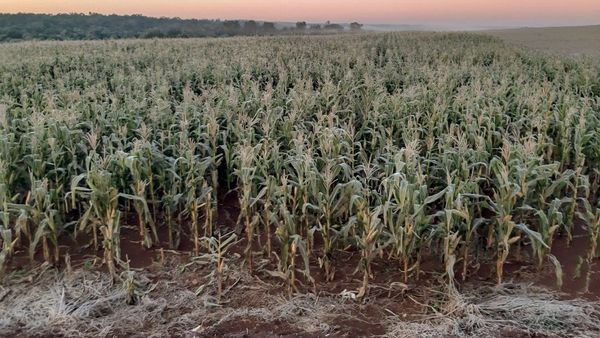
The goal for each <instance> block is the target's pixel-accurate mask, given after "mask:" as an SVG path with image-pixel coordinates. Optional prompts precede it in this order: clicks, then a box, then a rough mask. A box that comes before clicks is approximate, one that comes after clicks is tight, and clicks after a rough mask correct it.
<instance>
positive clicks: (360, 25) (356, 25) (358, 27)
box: [350, 22, 363, 31]
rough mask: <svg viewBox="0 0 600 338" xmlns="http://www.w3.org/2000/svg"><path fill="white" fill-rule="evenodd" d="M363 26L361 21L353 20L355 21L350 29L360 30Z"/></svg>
mask: <svg viewBox="0 0 600 338" xmlns="http://www.w3.org/2000/svg"><path fill="white" fill-rule="evenodd" d="M362 26H363V25H362V24H360V23H358V22H353V23H351V24H350V30H353V31H359V30H361V29H362Z"/></svg>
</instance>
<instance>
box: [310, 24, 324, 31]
mask: <svg viewBox="0 0 600 338" xmlns="http://www.w3.org/2000/svg"><path fill="white" fill-rule="evenodd" d="M310 29H311V30H314V31H319V30H321V25H319V24H314V25H310Z"/></svg>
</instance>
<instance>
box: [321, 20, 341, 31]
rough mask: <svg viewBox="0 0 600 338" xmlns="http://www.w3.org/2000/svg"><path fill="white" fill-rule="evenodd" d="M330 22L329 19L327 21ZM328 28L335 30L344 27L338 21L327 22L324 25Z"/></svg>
mask: <svg viewBox="0 0 600 338" xmlns="http://www.w3.org/2000/svg"><path fill="white" fill-rule="evenodd" d="M327 22H329V21H327ZM324 28H325V29H326V30H335V31H341V30H343V29H344V27H343V26H342V25H339V24H337V23H327V24H325V27H324Z"/></svg>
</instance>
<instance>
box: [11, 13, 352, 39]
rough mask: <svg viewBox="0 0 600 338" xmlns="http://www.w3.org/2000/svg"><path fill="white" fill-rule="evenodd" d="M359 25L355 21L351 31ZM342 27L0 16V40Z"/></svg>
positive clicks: (96, 16) (81, 16) (228, 33)
mask: <svg viewBox="0 0 600 338" xmlns="http://www.w3.org/2000/svg"><path fill="white" fill-rule="evenodd" d="M361 27H362V25H360V24H358V23H356V22H354V23H352V24H350V26H349V28H350V29H351V30H360V29H361ZM343 29H344V26H342V25H339V24H333V23H330V22H327V23H325V24H323V25H320V24H311V25H308V24H307V23H306V22H298V23H296V26H295V27H293V26H291V27H277V25H276V24H275V23H274V22H257V21H254V20H248V21H238V20H232V21H221V20H196V19H180V18H153V17H146V16H142V15H102V14H96V13H90V14H56V15H51V14H25V13H20V14H1V13H0V41H16V40H102V39H123V38H186V37H217V36H235V35H273V34H286V33H292V34H293V33H298V32H303V33H306V34H318V33H322V32H329V31H341V30H343Z"/></svg>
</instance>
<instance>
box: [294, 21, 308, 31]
mask: <svg viewBox="0 0 600 338" xmlns="http://www.w3.org/2000/svg"><path fill="white" fill-rule="evenodd" d="M296 29H297V30H299V31H303V30H305V29H306V22H305V21H298V22H296Z"/></svg>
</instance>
